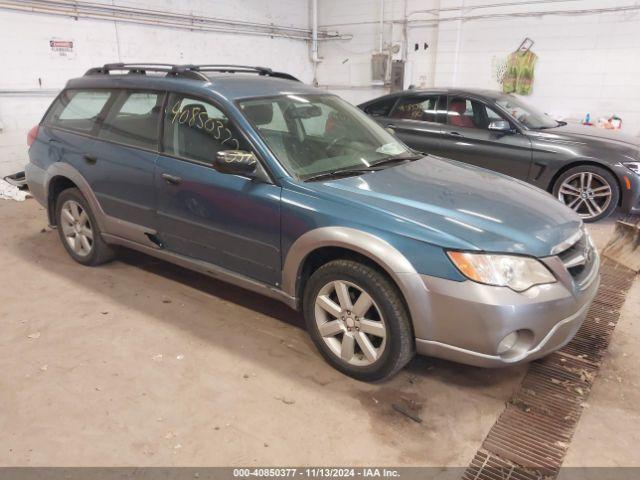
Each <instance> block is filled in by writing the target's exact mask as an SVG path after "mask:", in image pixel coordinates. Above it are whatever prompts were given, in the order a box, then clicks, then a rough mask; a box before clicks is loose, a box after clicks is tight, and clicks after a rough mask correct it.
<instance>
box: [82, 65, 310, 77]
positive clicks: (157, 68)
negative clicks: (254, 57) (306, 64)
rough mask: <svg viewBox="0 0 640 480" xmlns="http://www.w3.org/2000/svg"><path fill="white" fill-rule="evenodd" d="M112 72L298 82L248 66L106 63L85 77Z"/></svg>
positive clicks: (91, 69)
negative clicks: (236, 75)
mask: <svg viewBox="0 0 640 480" xmlns="http://www.w3.org/2000/svg"><path fill="white" fill-rule="evenodd" d="M112 71H125V72H129V73H130V74H138V75H146V73H147V72H166V74H167V77H182V78H191V79H194V80H203V81H206V82H208V81H209V80H210V79H209V78H208V77H207V76H206V75H205V74H204V73H203V72H220V73H257V74H258V75H261V76H267V77H274V78H284V79H286V80H294V81H296V82H299V81H300V80H298V79H297V78H296V77H294V76H293V75H290V74H288V73H284V72H275V71H273V70H271V69H270V68H266V67H253V66H249V65H174V64H170V63H107V64H105V65H103V66H102V67H94V68H90V69H89V70H87V72H86V73H85V76H86V75H109V73H110V72H112Z"/></svg>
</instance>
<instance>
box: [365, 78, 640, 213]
mask: <svg viewBox="0 0 640 480" xmlns="http://www.w3.org/2000/svg"><path fill="white" fill-rule="evenodd" d="M359 107H360V108H361V109H362V110H364V111H365V112H366V113H367V114H369V115H370V116H371V117H373V118H374V119H375V120H376V121H378V122H379V123H380V124H382V125H383V126H385V127H387V128H389V129H391V130H393V131H394V133H395V134H396V135H397V136H398V137H399V138H400V139H401V140H403V141H404V142H405V143H406V144H407V145H409V146H410V147H412V148H414V149H416V150H419V151H421V152H426V153H430V154H434V155H440V156H442V157H447V158H452V159H455V160H459V161H462V162H466V163H471V164H474V165H478V166H480V167H484V168H489V169H491V170H495V171H498V172H501V173H504V174H506V175H510V176H512V177H515V178H518V179H521V180H524V181H526V182H529V183H531V184H533V185H535V186H537V187H540V188H542V189H545V190H547V191H549V192H551V193H553V195H554V196H555V197H557V198H558V200H560V201H561V202H563V203H564V204H566V205H567V206H568V207H570V208H572V209H573V210H575V211H576V212H577V213H578V214H579V215H580V216H581V217H582V218H583V219H584V221H587V222H589V221H596V220H599V219H601V218H605V217H607V216H608V215H610V214H611V212H613V211H614V210H615V208H616V207H617V206H621V207H622V209H623V210H624V211H625V212H627V213H638V212H640V139H638V138H633V137H629V136H625V135H623V134H621V133H619V132H612V131H608V130H604V129H600V128H595V127H588V126H582V125H567V123H565V122H558V121H556V120H553V119H552V118H551V117H549V116H547V115H546V114H544V113H541V112H539V111H537V110H536V109H534V108H532V107H530V106H529V105H527V104H525V103H523V102H522V101H521V100H520V99H518V98H517V97H515V96H513V95H505V94H503V93H500V92H494V91H490V90H462V89H438V90H408V91H404V92H398V93H393V94H391V95H385V96H383V97H379V98H376V99H374V100H370V101H368V102H366V103H363V104H361V105H359Z"/></svg>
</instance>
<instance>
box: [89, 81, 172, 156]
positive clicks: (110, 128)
mask: <svg viewBox="0 0 640 480" xmlns="http://www.w3.org/2000/svg"><path fill="white" fill-rule="evenodd" d="M161 105H162V94H161V93H157V92H140V91H126V90H123V91H121V92H119V93H118V96H117V97H116V100H115V102H114V103H113V105H112V107H111V109H110V110H109V113H108V114H107V116H106V118H105V120H104V122H103V124H102V127H101V128H100V132H99V133H98V137H99V138H102V139H104V140H111V141H114V142H118V143H123V144H125V145H131V146H133V147H141V148H148V149H155V148H156V147H157V145H158V120H159V118H160V108H161Z"/></svg>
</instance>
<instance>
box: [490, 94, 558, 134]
mask: <svg viewBox="0 0 640 480" xmlns="http://www.w3.org/2000/svg"><path fill="white" fill-rule="evenodd" d="M496 105H498V106H499V107H501V108H503V109H504V110H505V111H506V112H508V113H509V114H510V115H511V116H512V117H513V118H515V119H516V120H518V121H519V122H520V123H522V124H523V125H524V126H525V127H527V128H532V129H539V128H543V129H544V128H555V127H557V126H558V125H560V124H559V123H558V122H557V121H555V120H554V119H553V118H551V117H550V116H548V115H547V114H546V113H542V112H540V111H538V110H536V109H535V108H533V107H531V106H530V105H527V104H526V103H524V102H522V101H520V100H519V99H518V98H516V97H514V96H512V95H505V96H503V97H500V98H498V99H497V100H496Z"/></svg>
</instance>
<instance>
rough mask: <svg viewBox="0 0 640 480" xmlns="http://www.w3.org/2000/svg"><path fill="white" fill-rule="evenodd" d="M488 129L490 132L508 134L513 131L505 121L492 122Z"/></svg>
mask: <svg viewBox="0 0 640 480" xmlns="http://www.w3.org/2000/svg"><path fill="white" fill-rule="evenodd" d="M488 128H489V130H491V131H492V132H502V133H510V132H512V131H513V129H512V128H511V124H510V123H509V122H507V121H506V120H494V121H493V122H491V123H490V124H489V127H488Z"/></svg>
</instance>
